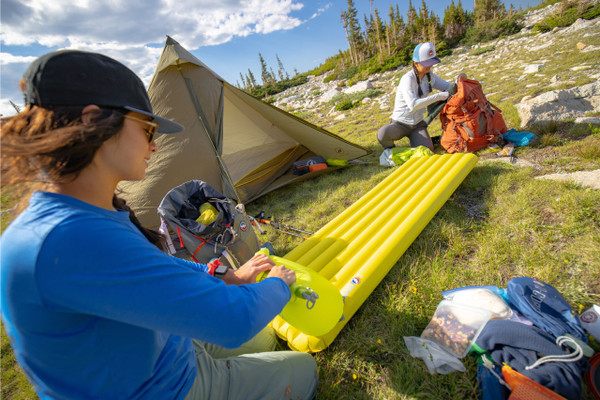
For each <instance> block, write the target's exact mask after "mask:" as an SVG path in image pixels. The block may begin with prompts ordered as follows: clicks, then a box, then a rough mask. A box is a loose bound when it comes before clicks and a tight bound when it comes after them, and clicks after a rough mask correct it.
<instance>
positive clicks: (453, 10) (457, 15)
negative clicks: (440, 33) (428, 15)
mask: <svg viewBox="0 0 600 400" xmlns="http://www.w3.org/2000/svg"><path fill="white" fill-rule="evenodd" d="M466 31H467V14H466V12H465V11H464V10H463V8H462V4H461V1H460V0H458V5H454V0H452V1H451V2H450V5H449V6H448V7H447V8H446V10H445V11H444V36H445V37H446V38H447V39H449V40H452V39H455V38H460V37H462V36H463V35H464V34H465V32H466Z"/></svg>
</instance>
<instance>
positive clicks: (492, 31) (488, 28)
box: [461, 18, 521, 46]
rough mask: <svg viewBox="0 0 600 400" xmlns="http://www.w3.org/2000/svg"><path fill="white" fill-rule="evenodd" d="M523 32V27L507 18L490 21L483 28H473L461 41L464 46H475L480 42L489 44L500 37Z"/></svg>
mask: <svg viewBox="0 0 600 400" xmlns="http://www.w3.org/2000/svg"><path fill="white" fill-rule="evenodd" d="M520 30H521V26H520V25H519V24H517V22H516V21H515V20H514V19H510V18H505V19H499V20H490V21H487V22H485V23H484V24H482V25H481V26H479V27H477V26H472V27H470V28H469V29H467V32H466V33H465V37H464V38H463V39H462V40H461V43H462V44H465V45H469V46H471V45H474V44H476V43H480V42H487V41H490V40H493V39H496V38H498V37H500V36H508V35H512V34H515V33H517V32H519V31H520Z"/></svg>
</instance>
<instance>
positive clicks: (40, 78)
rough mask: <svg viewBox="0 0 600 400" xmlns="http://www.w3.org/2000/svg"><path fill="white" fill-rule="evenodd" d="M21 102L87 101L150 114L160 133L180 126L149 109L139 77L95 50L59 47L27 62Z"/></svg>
mask: <svg viewBox="0 0 600 400" xmlns="http://www.w3.org/2000/svg"><path fill="white" fill-rule="evenodd" d="M23 79H25V91H24V96H25V104H31V105H36V106H39V107H47V106H58V105H89V104H95V105H97V106H99V107H114V108H123V109H125V110H129V111H135V112H138V113H140V114H144V115H147V116H149V117H152V121H153V122H156V123H157V124H158V132H160V133H177V132H180V131H181V130H183V126H182V125H180V124H178V123H177V122H174V121H171V120H169V119H166V118H163V117H159V116H158V115H155V114H153V113H152V105H151V104H150V99H149V98H148V93H147V92H146V89H145V88H144V84H143V83H142V81H141V79H140V78H139V77H138V76H137V75H136V74H135V73H134V72H133V71H132V70H130V69H129V68H127V67H126V66H125V65H123V64H121V63H120V62H118V61H116V60H114V59H112V58H110V57H107V56H105V55H103V54H99V53H91V52H86V51H80V50H59V51H54V52H51V53H48V54H45V55H43V56H41V57H39V58H37V59H36V60H35V61H33V62H32V63H31V65H30V66H29V68H28V69H27V71H25V74H24V75H23Z"/></svg>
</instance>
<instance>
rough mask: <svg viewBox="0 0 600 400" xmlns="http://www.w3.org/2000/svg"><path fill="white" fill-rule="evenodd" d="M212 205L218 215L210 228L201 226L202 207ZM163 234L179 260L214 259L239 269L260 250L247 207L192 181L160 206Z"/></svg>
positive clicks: (204, 184)
mask: <svg viewBox="0 0 600 400" xmlns="http://www.w3.org/2000/svg"><path fill="white" fill-rule="evenodd" d="M207 202H208V203H210V204H211V205H212V206H213V207H215V209H216V210H217V212H218V215H217V218H216V219H215V220H214V221H213V222H212V223H210V224H209V225H204V224H202V223H200V222H197V221H196V219H197V218H198V217H199V216H200V211H199V209H200V206H201V205H202V204H204V203H207ZM158 215H159V216H160V219H161V228H160V231H161V232H162V233H163V234H165V236H166V237H167V244H168V248H169V252H170V253H171V254H174V255H175V256H176V257H180V258H184V259H189V260H193V261H196V262H199V263H207V262H209V261H210V260H212V259H213V258H219V259H220V261H221V262H222V263H223V264H225V265H228V266H230V267H232V268H239V267H240V266H241V265H242V264H244V263H245V262H246V261H248V260H249V259H250V258H251V257H252V256H253V255H254V254H255V253H256V252H257V251H258V250H259V248H260V244H259V242H258V238H257V236H256V233H255V231H254V229H253V228H252V223H251V219H250V217H249V216H248V215H246V213H245V210H244V206H243V204H238V205H237V206H236V204H235V202H234V201H233V200H230V199H228V198H227V197H225V196H224V195H223V194H221V193H220V192H218V191H217V190H216V189H215V188H213V187H212V186H210V185H209V184H208V183H206V182H203V181H200V180H192V181H189V182H186V183H184V184H181V185H179V186H177V187H175V188H173V189H171V190H170V191H169V192H168V193H167V194H166V196H165V197H164V198H163V200H162V201H161V203H160V205H159V206H158Z"/></svg>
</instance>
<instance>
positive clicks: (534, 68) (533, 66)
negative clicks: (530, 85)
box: [523, 64, 544, 74]
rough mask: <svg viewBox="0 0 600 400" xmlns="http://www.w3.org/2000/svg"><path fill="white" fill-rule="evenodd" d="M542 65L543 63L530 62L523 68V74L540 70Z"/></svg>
mask: <svg viewBox="0 0 600 400" xmlns="http://www.w3.org/2000/svg"><path fill="white" fill-rule="evenodd" d="M543 66H544V64H530V65H526V66H525V69H524V70H523V73H524V74H533V73H536V72H540V70H541V69H542V67H543Z"/></svg>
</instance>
